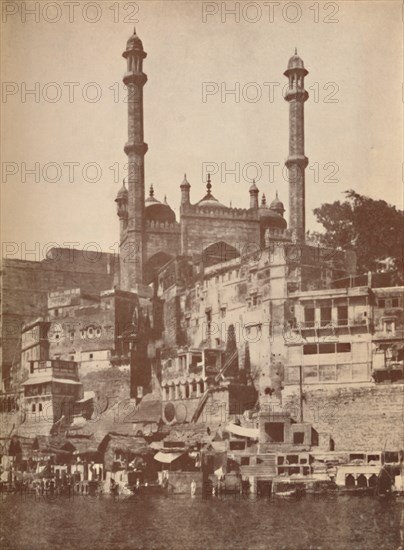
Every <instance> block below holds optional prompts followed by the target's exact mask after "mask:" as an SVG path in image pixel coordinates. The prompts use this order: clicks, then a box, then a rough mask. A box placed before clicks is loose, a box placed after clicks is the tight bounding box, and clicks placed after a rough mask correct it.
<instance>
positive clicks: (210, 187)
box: [206, 173, 212, 196]
mask: <svg viewBox="0 0 404 550" xmlns="http://www.w3.org/2000/svg"><path fill="white" fill-rule="evenodd" d="M206 189H207V190H208V195H209V196H210V190H211V189H212V184H211V183H210V173H208V182H207V184H206Z"/></svg>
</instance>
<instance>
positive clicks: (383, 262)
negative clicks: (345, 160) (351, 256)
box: [309, 190, 404, 273]
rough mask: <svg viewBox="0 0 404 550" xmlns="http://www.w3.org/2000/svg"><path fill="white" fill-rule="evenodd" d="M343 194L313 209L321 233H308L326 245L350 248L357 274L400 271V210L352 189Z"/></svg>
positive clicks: (402, 218)
mask: <svg viewBox="0 0 404 550" xmlns="http://www.w3.org/2000/svg"><path fill="white" fill-rule="evenodd" d="M345 197H346V200H345V201H343V202H341V201H335V202H333V203H325V204H323V205H322V206H320V207H319V208H315V209H314V215H315V216H316V218H317V221H318V222H319V223H321V224H322V225H323V227H324V229H325V232H324V233H311V234H309V235H310V236H311V237H314V238H316V239H317V240H318V241H319V242H320V243H321V244H324V245H326V246H329V247H332V248H336V249H351V250H354V251H355V252H356V255H357V270H358V272H359V273H361V272H362V273H365V272H367V271H369V270H370V271H401V269H402V262H403V250H402V241H403V228H404V212H403V211H402V210H398V209H397V208H396V207H395V206H392V205H390V204H388V203H387V202H386V201H384V200H374V199H372V198H370V197H366V196H365V195H359V194H358V193H356V192H355V191H353V190H349V191H345Z"/></svg>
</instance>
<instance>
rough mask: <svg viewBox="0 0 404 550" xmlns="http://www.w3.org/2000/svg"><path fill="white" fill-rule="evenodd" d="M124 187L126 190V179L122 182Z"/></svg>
mask: <svg viewBox="0 0 404 550" xmlns="http://www.w3.org/2000/svg"><path fill="white" fill-rule="evenodd" d="M122 185H123V187H124V188H125V189H126V185H125V178H123V180H122Z"/></svg>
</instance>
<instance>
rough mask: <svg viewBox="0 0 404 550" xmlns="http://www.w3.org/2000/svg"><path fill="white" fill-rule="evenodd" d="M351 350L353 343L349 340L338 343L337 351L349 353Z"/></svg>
mask: <svg viewBox="0 0 404 550" xmlns="http://www.w3.org/2000/svg"><path fill="white" fill-rule="evenodd" d="M350 351H351V344H350V343H349V342H342V343H339V344H337V353H349V352H350Z"/></svg>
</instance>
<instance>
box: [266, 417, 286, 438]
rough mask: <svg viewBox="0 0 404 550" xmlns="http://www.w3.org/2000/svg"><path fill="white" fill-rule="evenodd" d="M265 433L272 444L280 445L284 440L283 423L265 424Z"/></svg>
mask: <svg viewBox="0 0 404 550" xmlns="http://www.w3.org/2000/svg"><path fill="white" fill-rule="evenodd" d="M265 432H266V433H267V435H268V436H269V439H270V441H272V442H275V443H282V442H283V441H284V439H285V435H284V425H283V422H266V423H265Z"/></svg>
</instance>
